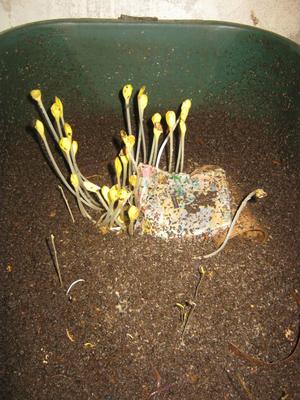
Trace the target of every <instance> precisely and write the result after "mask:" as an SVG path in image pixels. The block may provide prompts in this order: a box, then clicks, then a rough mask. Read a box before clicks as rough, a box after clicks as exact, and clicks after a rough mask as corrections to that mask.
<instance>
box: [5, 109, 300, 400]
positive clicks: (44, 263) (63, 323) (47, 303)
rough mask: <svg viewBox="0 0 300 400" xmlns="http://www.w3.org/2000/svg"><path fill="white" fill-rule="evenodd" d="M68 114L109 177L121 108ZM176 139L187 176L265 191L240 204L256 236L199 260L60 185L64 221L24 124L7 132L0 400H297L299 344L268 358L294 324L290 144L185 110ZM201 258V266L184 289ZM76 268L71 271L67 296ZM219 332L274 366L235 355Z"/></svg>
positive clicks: (294, 201)
mask: <svg viewBox="0 0 300 400" xmlns="http://www.w3.org/2000/svg"><path fill="white" fill-rule="evenodd" d="M33 115H34V111H33ZM68 115H69V119H68V122H70V123H71V124H72V126H73V127H74V136H75V137H76V139H77V140H78V142H79V153H78V164H79V166H80V167H81V170H82V172H83V173H84V174H85V175H86V176H91V175H99V176H94V177H93V178H91V179H92V180H93V181H94V182H95V183H100V182H101V184H104V183H108V184H110V182H111V181H110V174H111V167H108V165H109V163H111V161H112V160H113V158H114V156H115V155H116V144H117V143H118V141H119V136H118V132H119V130H120V129H121V128H123V127H124V123H123V121H122V119H121V118H120V117H115V116H112V115H111V116H107V115H101V114H100V115H98V116H93V115H89V114H88V113H86V114H85V116H84V117H82V116H80V115H79V114H77V113H74V112H72V110H69V111H68ZM76 115H77V116H76ZM48 137H49V136H48ZM186 138H187V144H186V159H187V163H186V170H187V171H189V172H191V171H193V169H195V167H197V166H199V165H203V164H217V165H219V166H221V167H223V168H224V169H225V171H226V173H227V175H228V177H229V178H230V179H231V180H232V181H234V182H235V183H236V185H237V186H238V188H239V191H240V193H242V194H243V196H246V195H247V194H248V193H249V192H250V191H252V190H254V189H256V188H259V187H262V188H263V189H264V190H265V191H266V192H267V193H268V197H266V198H264V199H261V200H259V201H256V202H252V203H251V204H249V208H250V209H251V210H252V211H253V213H254V214H255V216H256V218H257V220H258V221H259V223H260V224H261V225H262V226H263V227H264V229H265V231H266V233H267V235H268V238H267V240H266V241H265V242H264V243H260V244H257V243H254V242H252V241H249V240H244V239H239V238H235V239H233V240H231V241H230V242H229V244H228V246H227V247H226V248H225V250H224V251H223V252H221V253H220V254H218V255H217V256H216V257H213V258H211V259H208V260H200V256H201V255H203V254H205V253H207V252H208V251H211V250H212V249H213V244H212V243H208V242H207V243H202V244H201V243H200V242H199V241H197V240H192V241H184V240H174V239H173V240H170V241H164V240H159V239H155V238H153V237H149V236H140V235H136V236H134V237H133V238H131V237H128V236H127V235H126V234H121V235H118V234H116V233H115V232H114V233H109V234H107V235H102V234H100V233H99V232H98V231H97V229H96V228H95V226H94V225H93V224H92V223H91V222H89V221H88V220H84V219H83V217H81V215H80V213H79V210H78V209H77V206H76V201H75V199H74V198H73V197H72V195H71V194H70V193H67V192H66V195H67V197H68V199H69V202H70V206H71V208H72V210H73V213H74V216H75V220H76V221H75V223H74V224H73V223H72V221H71V219H70V216H69V214H68V212H67V210H66V207H65V203H64V201H63V199H62V197H61V194H60V192H59V190H58V188H57V185H58V184H61V183H60V182H59V180H58V178H57V177H56V176H55V174H54V173H53V171H52V170H51V168H50V166H49V164H48V163H47V161H46V158H45V155H44V154H43V151H42V150H43V146H41V145H39V141H38V140H37V138H36V137H35V135H34V134H33V133H32V132H31V131H29V130H28V131H27V132H25V130H24V131H23V132H16V133H15V135H12V136H11V137H9V138H7V142H6V146H5V147H4V148H3V147H2V148H1V171H2V172H1V183H0V193H1V210H0V213H1V214H0V216H1V234H0V235H1V241H0V245H1V247H0V256H1V257H0V260H1V269H0V274H1V277H0V279H1V332H0V334H1V347H2V349H1V355H0V357H1V359H0V380H1V387H0V398H2V399H6V400H10V399H11V400H12V399H13V400H27V399H28V400H32V399H39V400H44V399H45V400H46V399H47V400H48V399H65V400H67V399H72V400H76V399H78V400H79V399H80V400H82V399H97V400H100V399H101V400H118V399H119V400H126V399H128V400H129V399H159V400H163V399H174V400H175V399H178V400H179V399H187V400H190V399H191V400H192V399H195V400H196V399H197V400H199V399H203V400H212V399H224V400H226V399H268V400H271V399H272V400H273V399H274V400H279V399H289V400H291V399H300V379H299V370H300V369H299V367H300V365H299V363H300V362H299V360H300V355H299V352H297V354H294V357H292V359H289V360H287V361H283V362H280V363H278V364H276V361H278V360H281V359H284V358H286V357H287V356H289V355H290V354H291V353H292V352H293V350H294V348H295V345H296V343H297V338H298V335H299V334H298V327H299V309H298V308H297V303H296V301H295V298H294V296H293V293H295V292H296V293H298V294H299V295H300V275H299V249H300V240H299V237H300V225H299V215H300V202H299V198H300V193H299V192H300V182H299V154H298V155H297V154H294V153H293V149H292V148H290V147H289V132H288V130H287V129H285V128H282V129H278V130H277V131H274V130H273V127H272V124H271V123H270V122H268V121H266V120H257V119H255V120H254V119H251V118H249V119H242V118H237V117H235V116H233V115H230V114H228V113H226V112H222V111H220V110H218V111H216V110H215V111H208V112H203V111H202V112H196V111H195V110H193V111H192V112H191V116H190V117H189V119H188V133H187V137H186ZM50 141H51V139H50V137H49V142H50ZM55 156H56V160H58V161H59V165H60V166H61V168H62V169H63V170H64V171H65V175H66V176H67V175H68V173H67V170H66V168H65V166H64V165H63V162H62V161H61V159H62V158H61V155H60V154H59V153H58V152H57V153H56V154H55ZM297 157H298V158H297ZM239 200H241V199H239ZM51 234H53V235H54V236H55V243H56V249H57V255H58V260H59V263H60V268H61V274H62V279H63V284H64V287H63V288H61V287H60V284H59V280H58V276H57V274H56V271H55V268H54V264H53V255H51V251H50V248H51V246H49V244H50V242H49V240H50V235H51ZM200 266H202V267H203V268H204V269H205V272H206V273H205V275H204V276H203V277H202V280H201V283H200V285H199V287H198V291H197V296H196V297H195V298H194V293H195V290H196V287H197V285H198V282H199V277H200V275H199V267H200ZM77 279H84V282H79V283H77V284H76V285H75V286H74V287H73V288H72V290H71V292H70V296H71V297H68V296H66V289H67V288H68V287H69V285H70V284H71V283H72V282H73V281H75V280H77ZM190 300H193V301H194V303H195V307H194V310H193V312H192V314H191V315H190V318H189V320H188V323H187V326H186V329H185V332H184V335H183V337H182V335H181V334H182V324H181V321H180V309H179V308H178V307H176V306H175V304H176V303H181V304H186V302H189V301H190ZM189 309H190V308H189V306H186V310H189ZM230 343H232V344H234V345H236V346H238V348H240V349H241V350H242V351H244V352H246V353H247V354H250V355H252V356H254V357H257V358H258V359H259V360H262V361H264V362H268V363H275V364H274V365H272V364H270V365H259V364H257V363H255V362H253V360H246V359H245V358H243V357H240V356H238V354H236V353H234V352H232V351H231V350H230Z"/></svg>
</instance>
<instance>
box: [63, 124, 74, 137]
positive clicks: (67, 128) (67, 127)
mask: <svg viewBox="0 0 300 400" xmlns="http://www.w3.org/2000/svg"><path fill="white" fill-rule="evenodd" d="M64 131H65V135H66V136H67V137H69V138H72V135H73V130H72V128H71V125H70V124H68V123H67V122H65V123H64Z"/></svg>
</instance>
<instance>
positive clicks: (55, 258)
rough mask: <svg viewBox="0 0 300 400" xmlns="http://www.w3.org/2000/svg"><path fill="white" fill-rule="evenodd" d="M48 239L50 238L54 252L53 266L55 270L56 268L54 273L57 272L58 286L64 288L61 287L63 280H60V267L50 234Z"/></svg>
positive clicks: (52, 236)
mask: <svg viewBox="0 0 300 400" xmlns="http://www.w3.org/2000/svg"><path fill="white" fill-rule="evenodd" d="M50 237H51V243H52V247H53V252H54V265H55V268H56V272H57V275H58V279H59V282H60V286H61V287H63V286H64V285H63V280H62V277H61V273H60V266H59V263H58V258H57V252H56V247H55V243H54V235H53V234H52V233H51V236H50Z"/></svg>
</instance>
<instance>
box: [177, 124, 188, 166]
mask: <svg viewBox="0 0 300 400" xmlns="http://www.w3.org/2000/svg"><path fill="white" fill-rule="evenodd" d="M179 131H180V139H179V140H180V142H179V149H178V156H177V163H176V170H175V171H176V173H177V172H179V165H180V172H183V165H184V143H185V134H186V124H185V122H184V121H183V120H180V122H179Z"/></svg>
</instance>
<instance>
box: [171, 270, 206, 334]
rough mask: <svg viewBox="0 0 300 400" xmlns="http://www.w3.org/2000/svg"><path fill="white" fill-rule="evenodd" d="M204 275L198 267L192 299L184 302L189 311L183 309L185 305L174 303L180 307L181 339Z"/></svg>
mask: <svg viewBox="0 0 300 400" xmlns="http://www.w3.org/2000/svg"><path fill="white" fill-rule="evenodd" d="M204 275H205V269H204V268H203V267H199V280H198V283H197V286H196V288H195V293H194V297H193V300H188V301H186V303H185V305H186V306H189V307H190V309H189V311H185V310H184V309H185V306H184V305H182V304H181V303H176V306H177V307H178V308H180V315H181V320H182V324H183V327H182V332H181V340H183V336H184V334H185V331H186V328H187V325H188V323H189V322H190V320H191V316H192V314H193V312H194V310H195V308H196V305H197V304H196V302H195V300H196V299H197V295H198V291H199V287H200V284H201V282H202V280H203V277H204Z"/></svg>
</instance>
